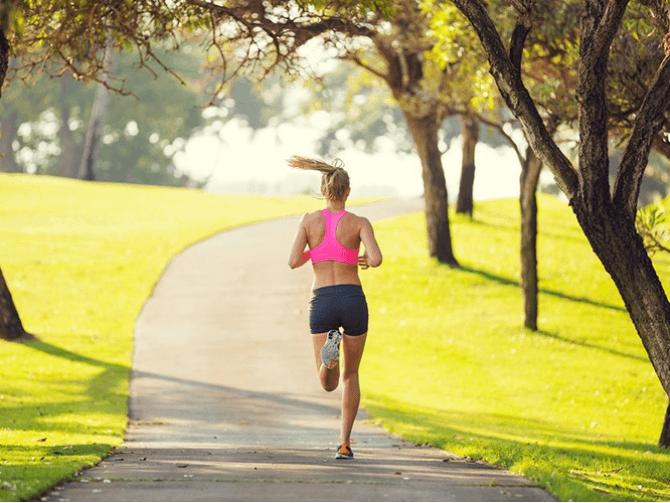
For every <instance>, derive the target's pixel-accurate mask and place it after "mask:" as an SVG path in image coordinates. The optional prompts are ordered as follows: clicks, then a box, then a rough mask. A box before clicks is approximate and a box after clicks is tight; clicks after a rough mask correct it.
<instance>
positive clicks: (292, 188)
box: [175, 112, 520, 201]
mask: <svg viewBox="0 0 670 503" xmlns="http://www.w3.org/2000/svg"><path fill="white" fill-rule="evenodd" d="M323 113H324V114H325V113H326V112H323ZM327 121H328V119H327V117H324V116H323V115H321V114H320V113H316V114H314V115H312V116H311V117H309V118H304V119H302V120H301V121H300V122H287V123H283V124H279V125H278V126H276V127H272V128H266V129H263V130H260V131H258V132H257V133H256V134H255V135H254V134H253V131H252V130H251V129H250V128H248V127H246V125H245V124H244V123H242V122H241V121H239V120H238V119H232V120H229V121H227V122H225V123H224V124H223V125H222V126H221V128H220V129H219V131H218V132H217V133H215V132H209V133H206V134H202V135H199V136H196V137H194V138H191V139H190V140H189V141H188V143H187V144H186V148H185V150H184V152H183V153H181V154H179V155H178V156H177V157H176V158H175V164H176V166H177V167H178V168H179V169H180V170H182V171H184V172H185V173H187V174H189V175H190V176H191V177H193V178H195V179H204V178H207V177H209V181H208V183H207V185H206V187H205V190H207V191H209V192H213V193H226V192H228V193H230V192H237V193H240V192H260V193H266V194H294V193H301V192H306V191H311V192H317V191H318V189H319V183H320V175H319V174H318V173H316V172H314V173H312V172H299V171H297V170H294V169H291V168H289V167H288V166H287V164H286V160H287V159H288V158H289V157H291V156H292V155H302V156H306V157H319V156H318V155H317V154H316V141H317V139H318V138H319V136H320V135H321V133H322V131H323V130H324V129H325V127H326V126H327ZM389 143H390V140H386V141H382V142H381V144H380V149H379V152H377V153H374V154H368V153H365V152H363V151H361V150H358V149H356V148H353V147H352V148H348V149H346V150H343V151H342V152H340V154H339V156H338V157H340V158H341V159H342V160H343V161H344V163H345V169H346V170H347V171H348V173H349V177H350V179H351V186H352V195H351V197H368V196H390V197H404V198H412V197H419V196H421V195H422V193H423V182H422V178H421V164H420V161H419V158H418V156H417V155H416V154H410V155H407V154H398V153H396V152H395V150H394V149H393V146H392V145H390V144H389ZM324 160H325V161H331V160H332V159H327V158H326V159H324ZM442 162H443V165H444V169H445V176H446V179H447V190H448V193H449V198H450V200H451V201H455V200H456V196H457V194H458V184H459V180H460V165H461V148H460V138H458V139H455V140H454V141H452V143H451V144H450V145H449V148H448V149H447V151H446V153H445V154H444V155H443V157H442ZM475 162H476V166H477V168H476V174H475V185H474V197H475V200H485V199H496V198H508V197H517V196H518V194H519V173H520V166H519V162H518V160H517V157H516V154H515V153H514V152H513V151H512V149H510V148H500V149H493V148H491V147H489V146H488V145H486V144H484V143H480V144H479V145H478V146H477V149H476V152H475Z"/></svg>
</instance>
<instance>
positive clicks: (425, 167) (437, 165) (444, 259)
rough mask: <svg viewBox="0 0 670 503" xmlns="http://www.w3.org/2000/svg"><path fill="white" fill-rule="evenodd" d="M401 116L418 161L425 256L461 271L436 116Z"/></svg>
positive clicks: (432, 114) (406, 114)
mask: <svg viewBox="0 0 670 503" xmlns="http://www.w3.org/2000/svg"><path fill="white" fill-rule="evenodd" d="M404 114H405V120H406V121H407V125H408V126H409V130H410V133H411V134H412V138H413V139H414V144H415V145H416V150H417V153H418V155H419V158H420V159H421V172H422V177H423V188H424V204H425V211H426V227H427V231H428V253H429V255H430V256H431V257H436V258H437V260H438V261H439V262H441V263H443V264H447V265H449V266H450V267H460V266H459V264H458V261H457V260H456V257H454V252H453V248H452V246H451V232H450V230H449V213H448V208H449V204H448V197H447V183H446V181H445V178H444V168H443V167H442V157H441V154H440V149H439V145H438V127H439V121H438V118H437V112H431V113H429V114H427V115H425V116H424V117H420V118H417V117H413V116H411V115H410V114H408V113H404Z"/></svg>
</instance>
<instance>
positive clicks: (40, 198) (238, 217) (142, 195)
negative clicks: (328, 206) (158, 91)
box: [0, 174, 321, 501]
mask: <svg viewBox="0 0 670 503" xmlns="http://www.w3.org/2000/svg"><path fill="white" fill-rule="evenodd" d="M319 206H321V202H320V201H318V200H315V199H314V198H312V197H308V196H296V197H289V198H286V197H254V196H239V197H235V196H226V197H222V196H214V195H210V194H205V193H202V192H200V191H196V190H184V189H167V188H157V187H146V186H128V185H116V184H104V183H86V182H77V181H72V180H64V179H58V178H49V177H32V176H24V175H6V174H0V222H1V224H0V267H1V268H2V271H3V273H4V275H5V279H6V280H7V283H8V285H9V287H10V290H11V292H12V295H13V298H14V301H15V303H16V306H17V308H18V310H19V313H20V315H21V318H22V321H23V323H24V327H25V328H26V330H28V331H29V332H31V333H33V334H35V335H37V336H38V337H39V339H40V342H35V343H26V344H17V343H9V342H5V341H0V361H2V366H1V367H0V500H1V501H16V500H19V499H26V498H30V497H32V496H34V495H35V494H38V493H39V492H40V491H42V490H44V489H47V488H49V487H51V486H53V485H54V484H56V483H57V482H58V481H60V480H62V479H64V478H68V477H70V476H72V475H73V474H74V473H75V472H77V471H78V470H79V469H80V468H81V467H82V466H84V465H93V464H95V463H97V462H98V461H99V460H100V459H101V458H102V457H104V456H105V455H106V454H107V453H108V452H109V451H110V449H111V448H112V447H114V446H118V445H120V443H121V441H122V438H123V433H124V430H125V428H126V421H127V398H128V377H129V372H130V365H131V353H132V335H133V329H134V323H135V319H136V318H137V315H138V314H139V312H140V309H141V307H142V305H143V304H144V302H145V300H146V299H147V298H148V297H149V295H150V294H151V290H152V288H153V286H154V284H155V282H156V280H157V279H158V277H159V276H160V274H161V272H162V271H163V269H164V267H165V266H166V265H167V263H168V261H169V260H170V258H171V257H172V256H174V255H175V254H176V253H178V252H179V251H180V250H182V249H183V248H185V247H186V246H187V245H189V244H192V243H194V242H196V241H198V240H201V239H202V238H204V237H206V236H208V235H211V234H213V233H215V232H216V231H219V230H222V229H225V228H230V227H234V226H239V225H242V224H245V223H249V222H253V221H257V220H262V219H268V218H271V217H278V216H282V215H288V214H296V213H301V212H305V211H308V210H312V209H315V208H317V207H319ZM287 253H288V252H287Z"/></svg>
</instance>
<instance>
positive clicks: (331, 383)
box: [312, 333, 340, 391]
mask: <svg viewBox="0 0 670 503" xmlns="http://www.w3.org/2000/svg"><path fill="white" fill-rule="evenodd" d="M327 338H328V333H323V334H312V341H313V342H314V358H315V360H316V371H317V372H318V373H319V380H320V381H321V386H323V389H325V390H326V391H334V390H335V389H336V388H337V385H338V384H339V382H340V364H339V362H338V363H337V365H336V366H335V367H334V368H332V369H329V368H328V367H326V366H325V365H324V364H323V362H322V361H321V348H322V347H323V345H324V344H325V343H326V339H327Z"/></svg>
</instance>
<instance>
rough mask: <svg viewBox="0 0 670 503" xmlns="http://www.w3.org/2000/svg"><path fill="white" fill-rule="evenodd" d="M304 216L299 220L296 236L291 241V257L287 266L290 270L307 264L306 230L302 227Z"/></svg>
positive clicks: (308, 256) (308, 257)
mask: <svg viewBox="0 0 670 503" xmlns="http://www.w3.org/2000/svg"><path fill="white" fill-rule="evenodd" d="M304 219H305V215H303V217H302V218H301V219H300V224H299V225H298V234H297V235H296V237H295V241H293V248H291V255H289V258H288V266H289V267H290V268H291V269H295V268H297V267H300V266H302V265H305V264H306V263H307V262H309V259H310V255H309V250H305V248H306V247H307V230H306V229H305V225H304V222H303V221H304Z"/></svg>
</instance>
